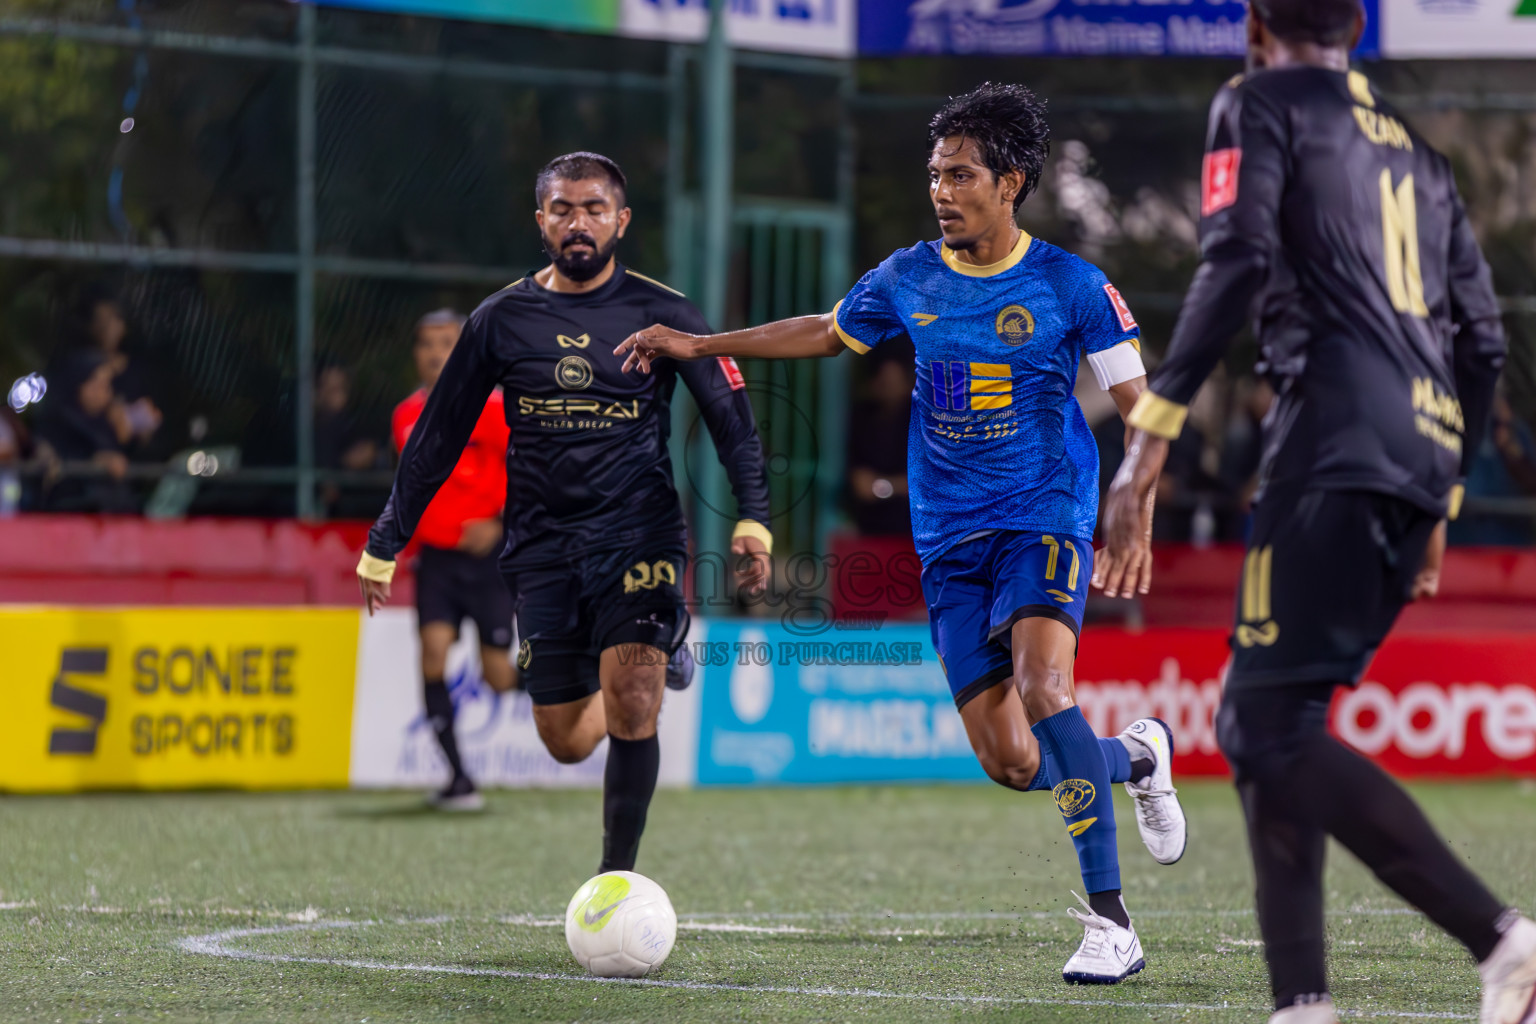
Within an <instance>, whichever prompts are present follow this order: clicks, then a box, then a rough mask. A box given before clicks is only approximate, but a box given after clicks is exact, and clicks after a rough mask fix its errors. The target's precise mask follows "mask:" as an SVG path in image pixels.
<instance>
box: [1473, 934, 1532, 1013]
mask: <svg viewBox="0 0 1536 1024" xmlns="http://www.w3.org/2000/svg"><path fill="white" fill-rule="evenodd" d="M1477 973H1478V974H1480V975H1482V978H1483V1012H1482V1016H1481V1017H1480V1018H1479V1020H1480V1022H1481V1024H1536V921H1532V920H1531V919H1530V918H1528V917H1516V918H1515V923H1514V924H1512V925H1510V926H1509V928H1508V929H1506V930H1505V932H1504V937H1503V938H1502V939H1500V940H1499V944H1498V945H1497V946H1495V947H1493V952H1492V953H1490V954H1489V956H1488V959H1487V960H1484V961H1483V962H1482V963H1480V964H1478V965H1477Z"/></svg>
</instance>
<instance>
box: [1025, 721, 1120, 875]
mask: <svg viewBox="0 0 1536 1024" xmlns="http://www.w3.org/2000/svg"><path fill="white" fill-rule="evenodd" d="M1033 732H1034V734H1035V738H1036V739H1038V740H1039V741H1040V753H1041V755H1042V756H1041V760H1042V762H1044V763H1045V764H1048V765H1049V766H1050V772H1051V775H1052V776H1053V777H1054V778H1057V779H1059V780H1061V781H1059V782H1057V784H1056V787H1055V788H1054V789H1053V790H1052V791H1051V792H1052V795H1053V796H1055V798H1056V808H1057V809H1058V810H1059V811H1061V816H1062V818H1063V819H1064V820H1065V821H1066V823H1067V831H1068V832H1070V833H1071V834H1072V845H1074V846H1076V847H1077V863H1078V866H1079V867H1080V868H1081V869H1082V872H1083V885H1084V886H1085V887H1086V888H1087V890H1088V891H1089V892H1090V893H1095V892H1104V891H1105V890H1108V889H1119V888H1120V856H1119V851H1118V850H1116V848H1115V804H1114V796H1113V795H1112V794H1111V793H1110V789H1109V764H1108V762H1107V760H1106V758H1107V757H1108V752H1107V751H1106V750H1105V749H1104V748H1103V747H1102V746H1101V745H1100V743H1099V738H1098V737H1097V736H1095V735H1094V734H1093V730H1092V729H1091V728H1089V726H1088V720H1087V719H1086V718H1084V717H1083V713H1082V711H1080V710H1078V709H1077V708H1075V707H1071V708H1067V709H1066V710H1065V711H1058V712H1057V713H1056V714H1054V715H1052V716H1051V717H1049V718H1047V719H1045V720H1044V721H1041V722H1037V723H1036V724H1035V726H1034V729H1033ZM1127 761H1129V758H1127ZM1126 775H1127V776H1129V775H1130V767H1129V765H1128V764H1127V767H1126Z"/></svg>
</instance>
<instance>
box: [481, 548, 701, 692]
mask: <svg viewBox="0 0 1536 1024" xmlns="http://www.w3.org/2000/svg"><path fill="white" fill-rule="evenodd" d="M687 566H688V554H687V552H686V551H684V550H682V549H681V548H673V547H667V546H658V547H656V548H654V549H638V550H637V549H631V550H621V551H601V552H594V553H592V554H588V555H581V556H579V557H577V558H574V559H572V560H571V561H569V562H566V563H564V564H562V565H559V566H553V567H548V568H542V569H524V570H520V571H518V572H515V573H508V574H507V587H508V589H510V590H511V591H512V592H513V593H515V594H516V595H517V633H518V636H519V637H521V638H522V642H521V643H520V644H519V645H518V648H517V667H518V668H519V669H520V670H521V673H522V685H523V689H524V690H526V691H527V692H528V696H529V697H531V698H532V699H533V702H534V703H535V704H568V703H570V702H571V701H576V700H581V699H582V698H583V697H586V696H589V695H590V694H594V693H596V692H597V691H598V689H599V688H600V684H599V681H598V672H597V670H598V660H599V655H601V653H602V652H603V651H604V650H606V649H607V648H609V647H617V646H618V645H619V644H647V645H649V646H651V647H657V648H660V649H661V650H663V651H665V652H666V653H667V655H668V656H670V655H671V654H672V652H673V651H675V650H676V649H677V646H678V645H679V644H681V643H682V642H683V641H684V640H685V639H687V634H688V611H687V608H686V607H685V606H684V604H683V573H684V571H685V570H686V569H687Z"/></svg>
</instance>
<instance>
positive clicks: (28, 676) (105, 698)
mask: <svg viewBox="0 0 1536 1024" xmlns="http://www.w3.org/2000/svg"><path fill="white" fill-rule="evenodd" d="M357 618H358V613H357V612H356V611H351V610H346V609H341V610H327V609H318V608H298V609H279V608H250V609H239V610H234V609H65V608H32V609H29V608H15V607H12V608H3V609H0V650H3V651H4V652H5V659H6V665H5V680H6V713H5V715H4V716H3V718H0V789H3V790H6V791H9V792H65V791H70V790H77V789H86V788H134V789H183V788H194V787H199V786H232V787H236V788H242V789H294V788H301V787H308V786H345V785H346V784H347V764H348V742H349V740H350V739H351V729H350V728H349V723H350V722H351V720H352V693H353V684H354V681H355V679H356V664H357Z"/></svg>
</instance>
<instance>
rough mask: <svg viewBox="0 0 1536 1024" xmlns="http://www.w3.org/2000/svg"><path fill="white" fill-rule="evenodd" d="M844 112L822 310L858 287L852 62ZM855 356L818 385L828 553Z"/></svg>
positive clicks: (836, 361) (835, 364)
mask: <svg viewBox="0 0 1536 1024" xmlns="http://www.w3.org/2000/svg"><path fill="white" fill-rule="evenodd" d="M838 86H839V87H838V101H839V103H838V106H839V108H840V117H839V122H838V124H839V131H838V134H839V136H840V139H839V143H840V144H839V145H838V147H837V206H838V210H839V216H838V217H836V218H834V219H833V221H832V223H831V224H830V225H828V230H827V238H826V243H825V247H824V248H823V249H822V260H821V291H822V305H823V306H824V308H826V309H831V308H832V306H833V305H834V304H835V303H836V302H837V299H838V297H839V296H841V295H842V293H843V291H844V290H845V289H846V288H847V287H848V286H849V284H851V283H852V274H851V270H850V264H851V263H852V257H853V229H852V224H853V186H854V159H855V156H856V154H855V152H854V146H855V144H856V141H857V140H856V139H855V138H854V132H853V115H852V107H853V103H854V100H855V93H856V92H857V89H858V79H857V72H856V70H855V68H854V64H853V62H852V61H848V62H846V63H845V64H844V65H843V72H842V78H841V80H840V81H839V83H838ZM850 360H851V357H850V356H847V355H843V356H839V357H837V358H833V359H826V360H823V361H822V364H821V374H820V379H819V381H818V384H819V388H818V392H819V393H818V395H817V405H818V407H819V408H818V415H817V417H816V420H817V423H816V426H817V431H818V433H819V434H820V437H819V438H818V441H819V444H818V451H817V460H818V461H817V464H816V495H817V509H816V512H817V515H816V550H817V551H819V552H821V553H823V554H825V553H826V551H827V547H828V537H829V536H830V534H831V533H832V529H833V527H834V526H835V525H836V524H837V521H838V519H839V518H840V516H839V513H838V499H839V497H840V496H841V493H842V488H843V480H844V479H845V477H846V476H847V465H846V463H847V454H846V453H847V437H846V435H847V417H848V366H849V362H850Z"/></svg>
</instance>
